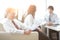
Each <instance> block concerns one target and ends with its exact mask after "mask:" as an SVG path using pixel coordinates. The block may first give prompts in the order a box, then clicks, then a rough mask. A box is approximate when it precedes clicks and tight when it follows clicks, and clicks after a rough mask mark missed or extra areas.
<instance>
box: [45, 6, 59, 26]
mask: <svg viewBox="0 0 60 40" xmlns="http://www.w3.org/2000/svg"><path fill="white" fill-rule="evenodd" d="M53 11H54V7H53V6H49V7H48V12H49V13H48V14H47V15H46V16H45V21H46V24H47V25H48V26H52V25H53V24H58V17H57V15H56V14H55V13H53Z"/></svg>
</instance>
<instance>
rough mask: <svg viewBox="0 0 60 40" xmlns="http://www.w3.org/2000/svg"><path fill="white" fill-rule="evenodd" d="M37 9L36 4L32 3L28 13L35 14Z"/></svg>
mask: <svg viewBox="0 0 60 40" xmlns="http://www.w3.org/2000/svg"><path fill="white" fill-rule="evenodd" d="M35 11H36V6H35V5H30V6H29V8H28V13H31V14H34V13H35Z"/></svg>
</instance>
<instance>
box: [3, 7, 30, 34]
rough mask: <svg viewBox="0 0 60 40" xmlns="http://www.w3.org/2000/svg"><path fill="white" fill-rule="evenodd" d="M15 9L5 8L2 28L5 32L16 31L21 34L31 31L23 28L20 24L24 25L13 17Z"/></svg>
mask: <svg viewBox="0 0 60 40" xmlns="http://www.w3.org/2000/svg"><path fill="white" fill-rule="evenodd" d="M15 12H16V11H15V9H14V8H7V10H6V15H5V19H4V22H3V28H4V30H5V31H6V32H9V33H11V32H18V33H21V34H30V33H31V31H30V30H28V31H26V30H24V29H23V27H22V26H24V25H23V24H22V23H21V22H20V21H18V20H17V19H15V15H16V13H15Z"/></svg>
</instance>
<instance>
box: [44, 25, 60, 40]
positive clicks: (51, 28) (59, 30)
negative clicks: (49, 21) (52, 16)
mask: <svg viewBox="0 0 60 40" xmlns="http://www.w3.org/2000/svg"><path fill="white" fill-rule="evenodd" d="M45 28H47V36H48V37H49V29H50V30H54V31H57V32H58V35H59V37H58V40H60V25H59V26H55V27H54V26H45Z"/></svg>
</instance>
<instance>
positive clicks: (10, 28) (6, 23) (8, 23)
mask: <svg viewBox="0 0 60 40" xmlns="http://www.w3.org/2000/svg"><path fill="white" fill-rule="evenodd" d="M14 22H15V24H16V25H18V27H19V28H22V29H24V25H23V23H21V22H20V21H18V20H17V19H14ZM3 28H4V30H5V31H6V32H10V33H11V32H17V33H21V34H24V30H18V29H16V28H15V26H14V24H13V23H12V20H9V19H8V18H5V19H4V20H3Z"/></svg>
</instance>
